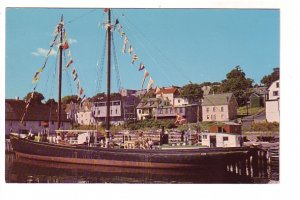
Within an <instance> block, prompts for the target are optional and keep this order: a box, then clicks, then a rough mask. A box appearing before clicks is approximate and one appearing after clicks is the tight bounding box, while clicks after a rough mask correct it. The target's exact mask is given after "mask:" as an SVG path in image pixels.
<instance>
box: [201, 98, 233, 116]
mask: <svg viewBox="0 0 300 200" xmlns="http://www.w3.org/2000/svg"><path fill="white" fill-rule="evenodd" d="M237 107H238V104H237V101H236V98H235V97H234V95H233V94H232V93H224V94H212V95H206V96H204V98H203V100H202V120H203V121H230V120H233V119H236V117H237Z"/></svg>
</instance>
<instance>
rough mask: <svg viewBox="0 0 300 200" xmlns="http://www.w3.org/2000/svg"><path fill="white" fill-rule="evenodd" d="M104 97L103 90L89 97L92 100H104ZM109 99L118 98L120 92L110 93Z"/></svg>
mask: <svg viewBox="0 0 300 200" xmlns="http://www.w3.org/2000/svg"><path fill="white" fill-rule="evenodd" d="M105 99H106V94H104V92H101V93H98V94H96V95H95V96H93V97H91V101H92V102H97V101H104V100H105ZM110 99H111V100H120V99H121V94H120V93H111V94H110Z"/></svg>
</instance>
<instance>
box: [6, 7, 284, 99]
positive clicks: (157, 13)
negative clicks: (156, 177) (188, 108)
mask: <svg viewBox="0 0 300 200" xmlns="http://www.w3.org/2000/svg"><path fill="white" fill-rule="evenodd" d="M62 14H63V15H64V19H65V28H66V32H67V36H68V38H69V42H70V50H71V52H72V56H73V60H74V63H73V65H72V66H75V67H76V70H77V72H78V76H79V80H80V84H81V86H82V87H83V89H84V91H85V94H86V95H87V96H93V95H94V94H96V93H98V92H99V89H101V92H103V91H104V88H105V87H106V85H105V83H106V82H105V80H104V77H105V72H106V70H105V68H106V65H105V66H104V71H103V75H102V79H103V80H102V82H101V84H100V85H101V88H99V86H97V85H98V84H97V80H98V81H99V77H100V76H99V64H101V60H102V55H103V46H104V45H103V42H104V37H105V30H104V29H103V28H102V27H101V23H102V22H104V21H105V20H106V16H105V14H104V12H103V10H102V9H46V8H44V9H42V8H41V9H38V8H18V9H16V8H7V9H6V54H5V56H6V64H5V65H6V66H5V98H15V97H16V96H19V97H20V98H23V97H24V96H25V95H26V94H27V93H28V92H30V91H31V90H32V88H33V86H34V85H33V84H32V83H31V80H32V77H33V75H34V74H35V72H36V71H37V70H38V68H40V67H42V65H43V62H44V60H45V57H44V56H43V54H44V51H47V50H48V49H49V45H50V42H51V41H52V39H53V30H54V28H55V26H56V24H57V23H58V22H59V20H60V17H61V15H62ZM112 18H113V21H114V20H115V19H116V18H118V20H119V21H120V24H121V25H122V26H123V30H124V32H125V34H126V35H127V36H128V39H129V43H130V44H132V46H133V48H134V51H135V52H136V53H137V55H138V57H139V60H138V61H137V62H136V64H134V65H132V64H131V57H130V56H129V55H128V53H127V54H125V55H124V54H122V52H121V49H122V45H123V39H122V38H121V37H120V34H119V33H118V32H114V33H113V34H114V41H115V48H116V57H117V62H118V68H119V72H120V77H121V86H122V87H123V88H129V89H140V87H141V82H142V78H143V72H139V71H138V70H137V68H138V64H139V62H140V61H142V62H143V63H144V64H145V66H146V69H147V70H148V71H149V72H150V75H151V77H152V79H153V80H154V86H170V85H178V86H182V85H185V84H187V83H188V82H189V81H192V82H195V83H201V82H204V81H211V82H214V81H221V80H223V79H225V77H226V73H228V72H229V71H230V70H231V69H233V68H234V67H235V66H236V65H240V66H241V67H242V69H243V70H244V72H245V73H246V76H247V77H249V78H252V79H254V81H255V82H256V83H259V82H260V80H261V78H262V77H263V76H264V75H266V74H270V73H271V72H272V69H273V68H274V67H278V66H279V10H239V9H115V10H113V11H112ZM99 25H100V26H99ZM54 49H55V50H57V48H56V47H55V48H54ZM113 57H114V56H113ZM56 63H57V61H56V55H55V54H54V55H52V56H50V57H49V60H48V64H47V66H46V68H45V70H44V71H43V73H42V75H41V79H40V81H39V82H38V86H37V91H39V92H41V93H43V94H44V96H45V98H46V99H48V98H55V99H56V98H57V94H56V93H57V92H56V88H57V86H56V83H57V77H55V75H53V74H54V72H55V68H56V66H57V64H56ZM97 63H98V66H97ZM112 72H113V74H112V87H113V91H117V89H118V88H117V81H116V80H115V77H116V72H115V70H114V69H112ZM63 79H64V80H65V81H64V83H63V96H64V95H70V94H76V92H75V90H76V89H75V88H76V84H75V82H74V81H73V80H72V77H71V67H70V68H69V70H67V71H65V72H64V73H63Z"/></svg>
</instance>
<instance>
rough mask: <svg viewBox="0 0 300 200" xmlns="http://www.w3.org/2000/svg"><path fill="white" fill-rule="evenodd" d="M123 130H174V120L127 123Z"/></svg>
mask: <svg viewBox="0 0 300 200" xmlns="http://www.w3.org/2000/svg"><path fill="white" fill-rule="evenodd" d="M124 127H125V128H128V129H130V130H138V129H147V128H155V129H159V128H162V127H165V128H166V129H171V128H176V125H175V119H174V120H172V119H170V120H155V119H147V120H142V121H137V122H127V123H126V124H124Z"/></svg>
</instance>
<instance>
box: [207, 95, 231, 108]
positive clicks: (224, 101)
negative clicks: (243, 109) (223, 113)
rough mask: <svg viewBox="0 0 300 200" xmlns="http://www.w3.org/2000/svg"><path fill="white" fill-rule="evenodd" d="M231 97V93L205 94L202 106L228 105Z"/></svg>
mask: <svg viewBox="0 0 300 200" xmlns="http://www.w3.org/2000/svg"><path fill="white" fill-rule="evenodd" d="M231 98H234V95H233V94H232V93H223V94H211V95H207V96H204V98H203V101H202V106H216V105H228V104H229V102H230V100H231Z"/></svg>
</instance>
